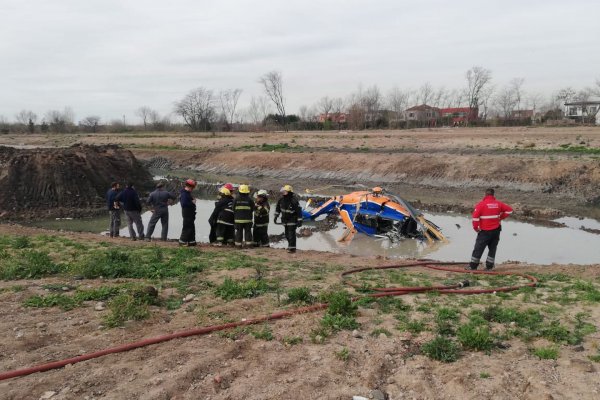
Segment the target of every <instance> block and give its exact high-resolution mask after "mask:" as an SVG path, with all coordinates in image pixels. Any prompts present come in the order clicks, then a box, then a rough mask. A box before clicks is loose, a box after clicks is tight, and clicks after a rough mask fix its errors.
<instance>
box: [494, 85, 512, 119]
mask: <svg viewBox="0 0 600 400" xmlns="http://www.w3.org/2000/svg"><path fill="white" fill-rule="evenodd" d="M494 102H495V103H496V105H497V106H498V108H499V109H500V110H501V111H502V116H503V117H504V118H510V116H511V114H512V112H513V111H514V109H515V107H516V105H517V100H516V98H515V92H514V90H513V88H512V87H511V86H505V87H504V88H502V90H500V92H498V94H497V95H496V97H495V98H494Z"/></svg>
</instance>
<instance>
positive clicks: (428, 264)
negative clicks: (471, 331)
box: [0, 260, 537, 381]
mask: <svg viewBox="0 0 600 400" xmlns="http://www.w3.org/2000/svg"><path fill="white" fill-rule="evenodd" d="M465 265H466V264H464V263H457V262H435V261H427V260H425V261H417V262H412V263H405V264H392V265H382V266H375V267H361V268H355V269H352V270H348V271H345V272H343V273H342V274H341V278H342V280H343V281H344V282H345V283H346V284H347V285H349V286H351V287H354V288H360V289H365V288H364V287H363V286H361V285H357V284H355V283H353V282H350V281H349V280H348V276H349V275H352V274H356V273H359V272H363V271H368V270H385V269H400V268H416V267H421V268H428V269H432V270H437V271H444V272H453V273H467V274H481V275H504V276H518V277H521V278H525V279H527V280H529V282H528V283H524V284H521V285H515V286H504V287H499V288H487V289H465V288H464V287H465V286H468V281H465V282H461V283H458V284H455V285H441V286H423V287H396V288H393V287H386V288H379V287H378V288H369V289H370V290H372V291H374V292H375V293H371V294H366V295H364V296H360V297H354V298H353V299H352V300H353V301H356V300H358V299H360V298H363V297H374V298H378V297H386V296H402V295H406V294H410V293H425V292H432V291H435V292H437V293H439V294H463V295H469V294H484V293H497V292H510V291H514V290H518V289H521V288H524V287H535V286H536V284H537V279H536V278H535V277H533V276H531V275H526V274H522V273H517V272H501V271H477V270H475V271H469V270H463V269H456V268H450V267H464V266H465ZM327 307H328V304H327V303H319V304H315V305H311V306H305V307H298V308H295V309H292V310H288V311H281V312H277V313H273V314H270V315H266V316H262V317H258V318H254V319H243V320H241V321H238V322H231V323H227V324H221V325H213V326H208V327H202V328H193V329H188V330H184V331H179V332H174V333H171V334H167V335H162V336H156V337H153V338H147V339H142V340H140V341H137V342H131V343H125V344H122V345H120V346H115V347H110V348H107V349H103V350H99V351H95V352H91V353H87V354H82V355H80V356H77V357H72V358H67V359H64V360H59V361H54V362H50V363H46V364H39V365H36V366H33V367H29V368H23V369H18V370H12V371H7V372H3V373H0V381H2V380H6V379H10V378H16V377H19V376H25V375H30V374H33V373H36V372H44V371H49V370H52V369H57V368H62V367H65V366H67V365H69V364H75V363H78V362H81V361H87V360H91V359H93V358H98V357H102V356H105V355H108V354H115V353H122V352H125V351H129V350H133V349H137V348H140V347H145V346H149V345H152V344H158V343H162V342H166V341H169V340H173V339H177V338H185V337H189V336H196V335H206V334H208V333H212V332H218V331H222V330H226V329H231V328H237V327H240V326H247V325H256V324H259V323H262V322H266V321H274V320H278V319H282V318H287V317H291V316H293V315H298V314H303V313H309V312H314V311H319V310H323V309H325V308H327Z"/></svg>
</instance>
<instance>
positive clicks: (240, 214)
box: [233, 185, 254, 247]
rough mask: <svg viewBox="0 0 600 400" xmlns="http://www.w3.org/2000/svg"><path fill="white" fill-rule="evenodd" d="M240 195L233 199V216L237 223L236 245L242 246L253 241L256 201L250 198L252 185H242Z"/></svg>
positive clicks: (239, 190)
mask: <svg viewBox="0 0 600 400" xmlns="http://www.w3.org/2000/svg"><path fill="white" fill-rule="evenodd" d="M238 193H239V194H238V195H237V197H236V198H235V199H233V218H234V223H235V245H236V247H242V246H243V245H249V244H251V243H252V214H253V212H254V202H253V201H252V199H251V198H250V187H249V186H248V185H240V187H239V189H238Z"/></svg>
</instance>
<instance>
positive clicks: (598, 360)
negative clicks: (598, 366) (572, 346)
mask: <svg viewBox="0 0 600 400" xmlns="http://www.w3.org/2000/svg"><path fill="white" fill-rule="evenodd" d="M588 358H589V359H590V361H593V362H596V363H600V354H594V355H593V356H588Z"/></svg>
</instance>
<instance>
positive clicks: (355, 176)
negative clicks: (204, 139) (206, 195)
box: [136, 151, 600, 217]
mask: <svg viewBox="0 0 600 400" xmlns="http://www.w3.org/2000/svg"><path fill="white" fill-rule="evenodd" d="M136 154H137V155H138V157H140V159H145V160H144V161H147V162H149V163H150V165H153V166H156V165H155V164H161V165H163V166H169V167H170V168H171V169H185V170H193V171H195V172H196V173H199V174H201V175H207V176H236V177H245V178H246V179H247V180H248V181H250V182H252V183H253V184H260V185H267V187H268V185H272V186H274V185H275V184H276V182H278V183H281V182H291V183H295V184H296V185H298V183H299V182H301V183H302V185H306V186H302V187H301V188H300V189H304V188H306V187H311V186H309V185H313V186H314V187H319V186H323V185H324V184H337V185H357V184H358V185H365V186H366V187H368V186H369V185H383V186H385V187H386V189H388V190H390V191H394V192H397V193H400V194H402V195H404V196H405V197H407V198H408V199H409V200H412V201H414V200H416V199H419V200H421V202H422V204H423V205H428V206H430V207H429V208H432V207H433V208H434V209H441V210H443V209H448V208H449V209H453V210H456V211H464V210H466V209H469V208H470V207H471V203H472V201H473V199H477V198H479V197H480V196H481V193H482V191H483V189H484V188H486V187H489V186H492V187H497V188H499V193H500V194H501V197H502V198H503V199H505V200H507V201H511V202H513V203H517V207H518V208H520V209H521V210H522V211H524V214H530V215H532V216H536V217H555V216H557V215H560V213H561V212H567V213H582V211H581V209H585V208H586V207H590V206H592V207H591V208H593V206H594V205H597V204H600V189H599V188H600V161H598V160H594V159H586V158H565V157H561V158H558V157H557V158H553V157H540V156H535V155H507V154H487V155H484V156H481V155H460V154H452V155H450V154H444V153H432V154H428V153H401V154H398V153H392V152H391V153H384V154H381V153H379V154H372V153H346V154H344V153H339V152H324V151H320V152H312V153H280V152H260V151H245V152H242V151H236V152H228V151H210V152H199V153H198V152H181V151H179V152H163V153H162V155H161V157H160V158H155V157H153V156H152V155H151V154H148V153H146V152H136ZM166 160H169V161H170V163H168V162H166ZM521 204H522V205H521Z"/></svg>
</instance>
